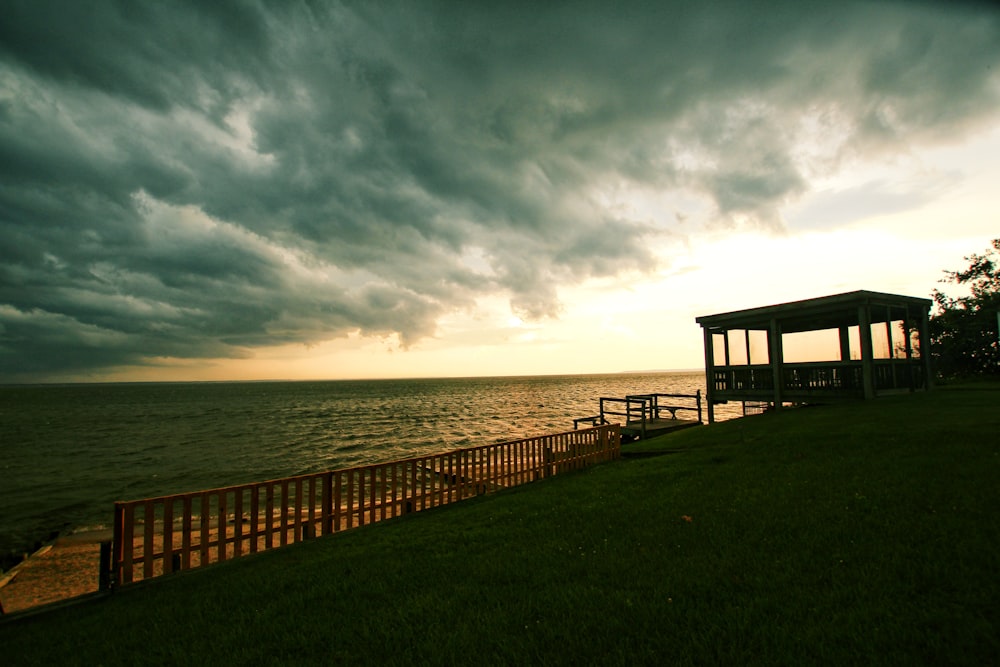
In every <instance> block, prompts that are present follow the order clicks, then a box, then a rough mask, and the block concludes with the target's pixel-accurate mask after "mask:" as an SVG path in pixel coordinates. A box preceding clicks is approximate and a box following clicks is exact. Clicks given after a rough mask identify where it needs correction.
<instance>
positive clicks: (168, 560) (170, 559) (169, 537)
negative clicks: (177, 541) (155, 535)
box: [163, 498, 174, 574]
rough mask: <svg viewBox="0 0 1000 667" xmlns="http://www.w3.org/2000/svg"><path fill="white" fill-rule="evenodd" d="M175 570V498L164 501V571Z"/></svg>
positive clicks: (166, 572)
mask: <svg viewBox="0 0 1000 667" xmlns="http://www.w3.org/2000/svg"><path fill="white" fill-rule="evenodd" d="M173 571H174V499H173V498H167V499H165V500H164V501H163V573H164V574H169V573H171V572H173Z"/></svg>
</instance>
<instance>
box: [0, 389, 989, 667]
mask: <svg viewBox="0 0 1000 667" xmlns="http://www.w3.org/2000/svg"><path fill="white" fill-rule="evenodd" d="M626 447H630V448H637V449H646V450H650V451H655V450H657V449H659V450H663V449H669V450H671V451H672V453H670V454H666V455H663V456H657V457H652V458H636V459H629V460H625V461H622V462H618V463H611V464H605V465H603V466H598V467H594V468H591V469H589V470H587V471H584V472H581V473H577V474H573V475H567V476H564V477H561V478H559V477H557V478H554V479H550V480H547V481H544V482H538V483H535V484H530V485H528V486H526V487H522V488H519V489H515V490H511V491H507V492H503V493H499V494H496V495H492V496H487V497H483V498H479V499H475V500H471V501H468V502H465V503H462V504H460V505H456V506H451V507H445V508H442V509H439V510H434V511H430V512H425V513H422V514H417V515H412V516H410V517H407V518H405V519H400V520H395V521H390V522H386V523H382V524H376V525H373V526H369V527H366V528H363V529H359V530H357V531H353V532H350V533H344V534H340V535H336V536H332V537H330V538H324V539H318V540H315V541H312V542H309V543H304V544H301V545H297V546H293V547H288V548H286V549H283V550H277V551H273V552H269V553H264V554H259V555H256V556H253V557H247V558H244V559H242V560H238V561H233V562H230V563H226V564H223V565H217V566H212V567H210V568H206V569H205V570H201V571H191V572H187V573H184V574H180V575H174V576H172V577H166V578H164V579H162V580H160V581H154V582H152V583H150V584H148V585H137V586H134V587H132V588H130V589H129V588H126V589H124V590H122V591H120V592H119V593H117V594H115V595H114V596H111V597H109V598H105V599H98V600H94V601H92V602H88V603H86V604H81V605H77V606H73V607H70V608H67V609H63V610H58V611H54V612H51V613H47V614H43V615H38V616H35V617H31V618H26V619H22V620H19V621H16V622H6V623H3V624H0V645H2V646H3V655H4V663H5V664H10V665H17V664H59V665H62V664H81V665H83V664H86V665H95V664H105V665H118V664H122V665H125V664H142V663H154V662H156V663H167V664H192V665H194V664H198V665H200V664H205V663H208V662H211V661H214V662H219V663H225V664H289V663H299V664H340V663H343V664H373V663H377V664H390V665H391V664H442V665H446V664H447V665H450V664H465V663H468V664H485V665H491V664H552V665H558V664H567V665H570V664H572V665H579V664H622V665H631V664H755V663H756V664H787V665H801V664H829V665H846V664H886V665H912V664H966V665H982V664H998V663H1000V639H998V638H1000V521H998V518H997V511H998V509H1000V386H997V385H976V386H974V387H968V388H952V387H949V388H944V389H940V390H938V391H935V392H932V393H930V394H916V395H912V396H899V397H892V398H884V399H879V400H877V401H872V402H868V403H866V404H854V405H849V406H836V407H816V408H807V409H800V410H787V411H782V412H780V413H774V414H767V415H761V416H757V417H750V418H746V419H743V420H737V421H733V422H726V423H721V424H717V425H713V426H709V427H702V428H695V429H689V430H686V431H682V432H679V433H676V434H673V435H668V436H664V437H663V438H660V439H658V440H654V441H649V442H646V443H642V444H635V445H627V446H626Z"/></svg>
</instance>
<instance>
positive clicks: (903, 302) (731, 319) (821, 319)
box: [695, 290, 931, 333]
mask: <svg viewBox="0 0 1000 667" xmlns="http://www.w3.org/2000/svg"><path fill="white" fill-rule="evenodd" d="M864 306H878V307H877V308H870V309H869V313H870V321H871V322H886V321H892V320H902V319H905V318H906V316H907V315H909V316H911V317H912V316H914V315H918V314H920V313H921V312H923V313H926V312H927V311H928V310H929V309H930V307H931V300H930V299H922V298H919V297H913V296H902V295H899V294H886V293H884V292H870V291H868V290H858V291H855V292H845V293H843V294H833V295H830V296H822V297H817V298H814V299H804V300H802V301H790V302H788V303H780V304H775V305H772V306H762V307H759V308H749V309H747V310H736V311H732V312H729V313H719V314H718V315H703V316H702V317H697V318H695V322H697V323H698V324H700V325H701V326H702V327H703V328H706V329H716V330H720V331H721V330H729V329H768V328H770V326H771V321H772V320H775V321H777V322H778V323H779V324H780V325H781V330H782V331H783V332H786V333H795V332H798V331H819V330H822V329H836V328H839V327H850V326H857V325H858V308H859V307H864Z"/></svg>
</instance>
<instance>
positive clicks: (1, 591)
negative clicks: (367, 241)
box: [0, 531, 111, 614]
mask: <svg viewBox="0 0 1000 667" xmlns="http://www.w3.org/2000/svg"><path fill="white" fill-rule="evenodd" d="M110 539H111V533H110V531H107V532H91V533H79V534H76V535H69V536H66V537H60V538H58V539H57V540H56V541H55V542H54V543H53V544H51V545H49V546H46V547H42V548H41V549H39V550H38V551H36V552H35V553H34V554H32V555H31V556H30V557H29V558H28V559H27V560H25V561H23V562H21V563H19V564H18V565H16V566H15V567H14V568H12V569H11V570H10V571H9V572H6V573H4V575H3V578H2V579H3V580H6V583H4V584H2V585H0V605H2V609H3V611H4V613H6V614H11V613H14V612H18V611H24V610H26V609H31V608H32V607H37V606H39V605H43V604H49V603H51V602H60V601H62V600H68V599H70V598H74V597H77V596H79V595H85V594H87V593H93V592H95V591H96V590H97V585H98V569H99V567H100V559H101V549H100V543H101V542H102V541H106V540H110Z"/></svg>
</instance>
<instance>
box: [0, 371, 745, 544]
mask: <svg viewBox="0 0 1000 667" xmlns="http://www.w3.org/2000/svg"><path fill="white" fill-rule="evenodd" d="M704 385H705V377H704V373H703V372H701V371H698V372H670V373H622V374H610V375H561V376H525V377H493V378H444V379H441V378H437V379H405V380H334V381H323V382H317V381H302V382H197V383H195V382H192V383H121V384H67V385H21V386H0V555H4V554H7V555H8V556H9V555H11V554H12V553H14V554H16V553H21V552H24V551H27V550H29V549H31V548H32V546H33V545H34V544H36V543H37V542H39V541H44V540H47V539H49V538H50V537H52V536H53V535H54V534H56V533H59V534H66V533H70V532H73V531H78V530H84V529H95V528H102V527H106V526H107V525H108V524H109V523H110V521H111V518H112V516H113V506H114V501H116V500H133V499H139V498H146V497H152V496H160V495H166V494H171V493H181V492H188V491H196V490H199V489H206V488H214V487H220V486H227V485H231V484H243V483H248V482H253V481H263V480H267V479H274V478H278V477H286V476H290V475H297V474H302V473H308V472H318V471H322V470H331V469H337V468H346V467H351V466H357V465H364V464H368V463H374V462H380V461H391V460H394V459H402V458H408V457H411V456H417V455H420V454H426V453H436V452H444V451H448V450H451V449H457V448H461V447H473V446H477V445H485V444H490V443H495V442H503V441H506V440H515V439H518V438H523V437H529V436H535V435H541V434H546V433H559V432H562V431H569V430H572V429H573V419H574V418H576V417H584V416H589V415H595V414H597V413H598V412H599V406H598V403H599V398H600V397H602V396H609V397H624V396H625V395H626V394H639V393H652V392H660V393H681V394H693V393H694V392H695V391H696V390H699V389H700V390H701V391H702V394H704V391H705V386H704ZM739 410H740V407H739V405H728V406H727V405H721V406H717V409H716V418H717V419H726V418H730V417H735V416H739V414H740V412H739ZM704 418H705V419H707V413H706V415H705V417H704Z"/></svg>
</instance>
